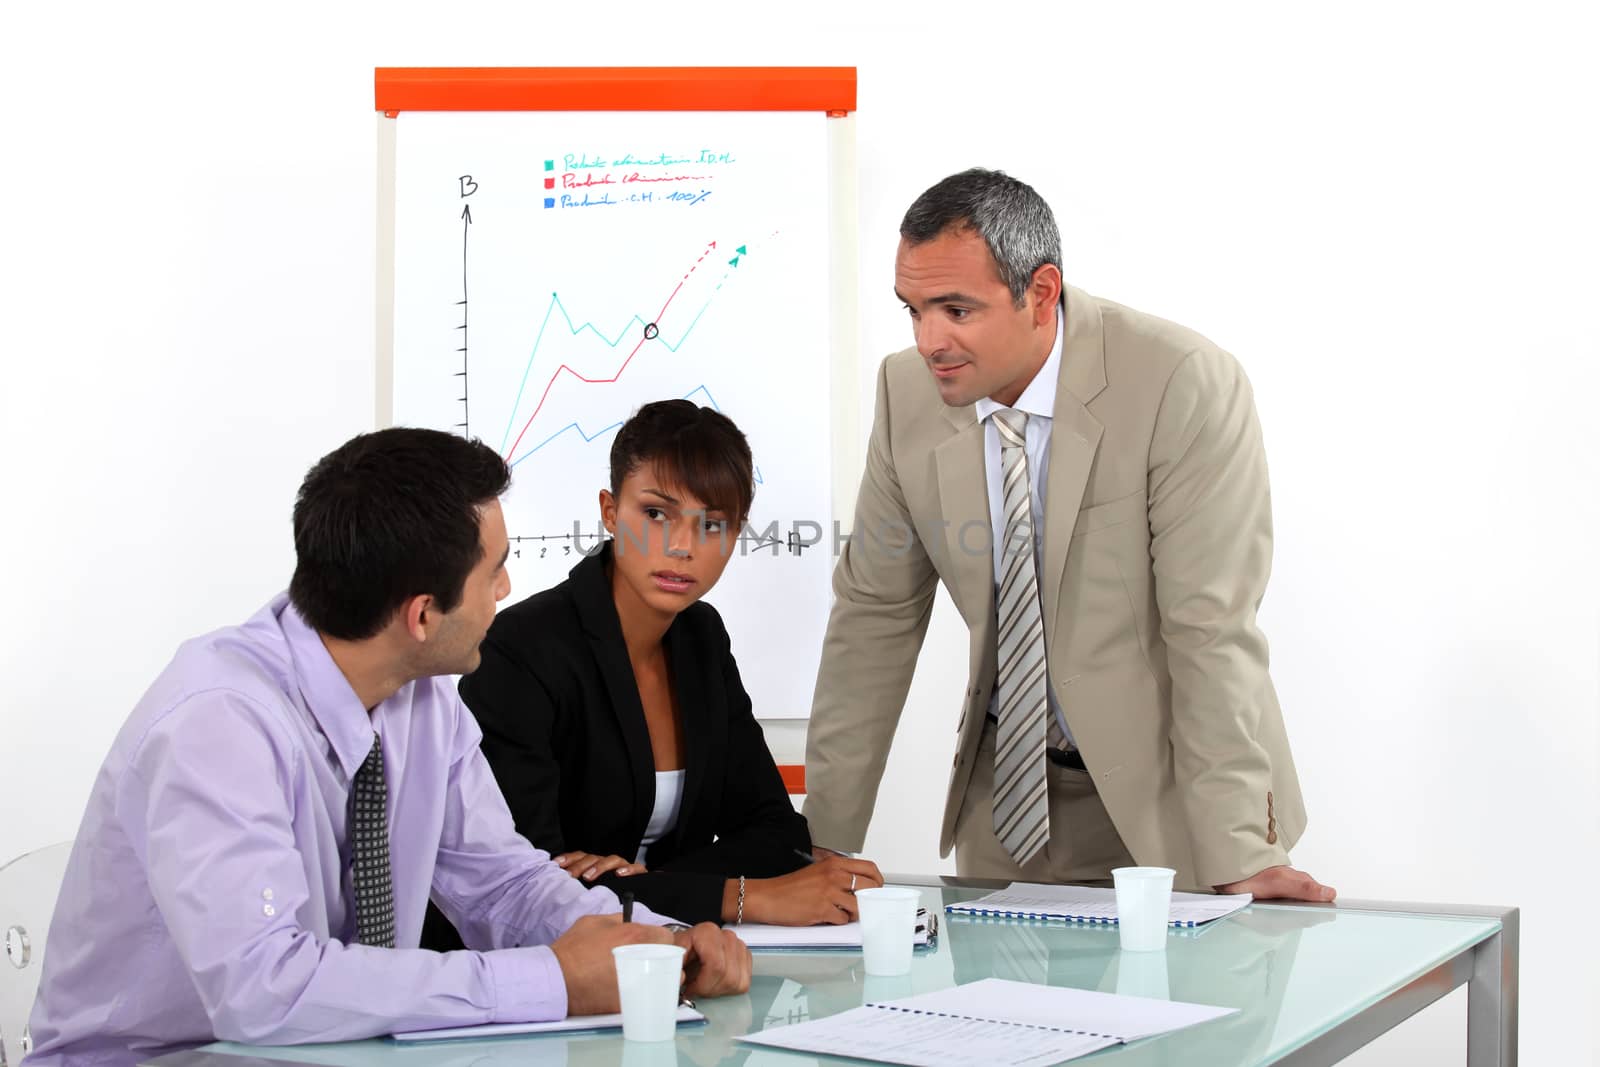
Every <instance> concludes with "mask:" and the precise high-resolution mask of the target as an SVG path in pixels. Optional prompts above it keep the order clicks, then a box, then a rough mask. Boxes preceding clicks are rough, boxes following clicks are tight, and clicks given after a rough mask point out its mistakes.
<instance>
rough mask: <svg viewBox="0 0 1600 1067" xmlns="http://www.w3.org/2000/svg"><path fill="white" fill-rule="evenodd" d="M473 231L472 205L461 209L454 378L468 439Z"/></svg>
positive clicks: (469, 423)
mask: <svg viewBox="0 0 1600 1067" xmlns="http://www.w3.org/2000/svg"><path fill="white" fill-rule="evenodd" d="M471 230H472V205H471V204H467V205H466V206H464V207H463V208H462V209H461V300H460V301H459V303H460V305H461V325H460V326H457V327H456V329H458V330H460V331H461V347H460V348H458V349H456V351H458V352H460V353H461V369H460V370H459V371H457V372H456V373H455V374H454V375H453V376H452V377H456V378H460V379H461V421H460V422H459V423H457V424H456V425H457V426H459V427H461V436H463V437H466V438H468V439H471V437H472V411H471V408H470V406H469V405H468V403H467V396H468V390H467V234H468V233H469V232H471Z"/></svg>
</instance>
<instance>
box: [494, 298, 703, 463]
mask: <svg viewBox="0 0 1600 1067" xmlns="http://www.w3.org/2000/svg"><path fill="white" fill-rule="evenodd" d="M710 306H711V300H710V299H709V298H708V299H707V300H706V302H705V303H704V304H703V305H701V307H700V310H699V311H698V312H696V313H695V316H694V318H693V319H692V320H690V322H689V325H688V327H687V328H686V329H685V330H684V331H683V333H682V335H681V336H679V338H678V341H677V343H676V344H674V343H673V342H671V341H668V340H667V339H666V338H665V337H661V336H657V337H655V338H654V340H657V341H660V342H661V343H662V344H663V345H665V346H666V349H667V351H668V352H673V353H676V352H677V351H678V349H679V348H681V347H682V346H683V343H684V342H685V341H687V340H688V339H689V334H691V333H693V332H694V328H695V324H696V323H698V322H699V321H700V316H702V315H704V314H705V313H706V308H708V307H710ZM557 308H560V309H561V317H562V318H563V319H566V320H567V329H568V331H570V332H571V334H572V336H573V337H576V336H578V335H579V334H580V333H582V332H583V331H585V330H588V331H589V332H590V333H592V334H594V335H595V336H596V337H598V338H600V340H602V341H604V342H605V343H606V345H607V346H608V347H610V348H616V347H617V346H618V345H619V344H621V343H622V339H623V338H624V337H627V336H628V332H629V330H630V329H631V328H632V327H633V326H634V324H636V323H637V324H638V325H639V326H640V327H644V326H648V325H649V323H647V322H645V320H644V319H642V318H640V317H639V316H638V314H634V315H633V316H632V317H630V318H629V319H628V321H627V322H626V323H625V324H624V325H623V327H622V329H620V330H618V331H617V336H616V338H615V339H613V338H609V337H607V336H606V335H605V334H603V333H601V332H600V331H599V330H597V329H595V326H594V323H592V322H586V323H584V324H583V325H582V326H574V325H573V324H572V316H571V315H570V314H569V313H568V312H567V306H566V305H565V304H563V303H562V302H561V296H560V295H559V294H557V293H551V294H550V306H549V307H548V308H546V309H545V312H544V321H543V322H541V323H539V333H538V335H537V336H535V337H534V339H533V350H532V351H531V352H529V353H528V365H527V366H526V367H524V368H523V369H522V381H521V383H519V384H518V385H517V399H516V401H515V402H514V403H513V404H512V405H511V417H510V418H509V419H507V420H506V432H505V433H504V434H502V435H501V437H500V451H501V453H502V454H503V453H504V452H505V450H506V442H507V441H509V440H510V439H511V427H513V426H515V425H516V423H517V412H518V410H519V409H520V408H521V407H522V394H523V391H524V390H525V389H527V387H528V375H529V374H531V373H533V361H534V360H535V359H536V358H538V355H539V345H540V344H541V343H542V342H543V341H544V331H545V327H547V326H549V325H550V316H551V315H553V314H555V311H556V309H557ZM580 432H581V431H580ZM601 432H602V433H603V432H604V431H601ZM587 440H593V438H587ZM522 458H523V459H526V458H527V455H524V456H523V457H522ZM518 462H520V460H519V461H518ZM515 465H516V464H512V466H515Z"/></svg>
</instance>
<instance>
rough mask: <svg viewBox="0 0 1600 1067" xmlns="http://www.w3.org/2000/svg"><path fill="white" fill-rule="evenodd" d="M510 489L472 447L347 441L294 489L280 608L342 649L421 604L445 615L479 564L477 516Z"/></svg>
mask: <svg viewBox="0 0 1600 1067" xmlns="http://www.w3.org/2000/svg"><path fill="white" fill-rule="evenodd" d="M510 484H511V471H510V470H509V469H508V468H507V467H506V464H505V460H503V459H501V458H500V456H499V454H497V453H496V452H495V451H494V450H493V449H492V448H489V447H488V446H487V445H485V444H484V443H483V442H481V441H477V440H473V441H468V440H466V439H464V438H461V437H457V436H456V435H455V434H449V433H443V432H441V431H439V430H423V429H415V428H411V427H395V428H393V429H388V430H379V431H377V432H376V433H365V434H362V435H361V436H359V437H355V438H352V439H351V440H349V441H347V442H345V443H344V444H342V445H340V446H339V447H338V448H336V449H334V450H333V451H332V452H330V453H328V454H327V455H326V456H323V457H322V458H321V459H319V460H318V461H317V462H316V464H315V465H314V466H313V467H312V468H311V470H310V471H309V472H308V473H307V474H306V478H305V481H304V482H302V483H301V485H300V495H299V496H298V497H297V498H296V499H295V504H294V551H295V568H294V578H293V579H292V580H291V581H290V582H289V598H290V599H291V600H292V601H293V602H294V606H295V608H296V609H298V610H299V612H300V614H301V615H302V616H304V618H305V620H306V622H307V623H309V624H310V625H311V627H312V628H313V629H315V630H317V631H319V632H321V633H325V634H328V635H329V636H331V637H337V638H342V639H344V640H347V641H359V640H362V639H364V638H368V637H371V636H373V635H374V634H376V633H377V632H378V631H379V630H381V629H383V627H384V625H385V624H387V623H388V621H389V620H390V619H391V618H392V617H393V616H394V613H395V612H396V611H397V610H398V609H399V608H400V605H401V604H403V603H405V602H406V600H408V599H410V598H411V597H414V596H417V595H419V594H424V593H426V594H428V595H431V596H432V597H433V598H434V599H435V600H436V601H437V602H438V604H439V610H440V611H451V610H453V609H454V608H455V607H456V605H457V604H459V603H461V594H462V591H463V589H464V588H465V586H466V582H467V575H468V574H470V573H471V572H472V568H473V567H475V566H477V564H478V560H479V559H481V558H482V557H483V544H482V541H481V539H480V536H479V532H478V518H479V508H480V507H482V506H483V505H484V504H487V503H489V502H490V501H492V500H494V499H495V498H497V497H499V496H500V495H501V494H502V493H504V492H505V491H506V487H507V486H508V485H510Z"/></svg>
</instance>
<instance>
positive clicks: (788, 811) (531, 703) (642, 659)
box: [461, 400, 883, 925]
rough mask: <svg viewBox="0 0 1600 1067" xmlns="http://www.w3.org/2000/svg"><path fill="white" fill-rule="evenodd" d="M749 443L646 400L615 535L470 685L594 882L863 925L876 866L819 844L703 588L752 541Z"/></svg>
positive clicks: (688, 410) (522, 622)
mask: <svg viewBox="0 0 1600 1067" xmlns="http://www.w3.org/2000/svg"><path fill="white" fill-rule="evenodd" d="M753 494H754V482H753V478H752V466H751V459H750V448H749V445H748V444H747V443H746V442H745V438H744V435H743V434H742V433H740V432H739V430H738V428H737V427H735V426H734V424H733V423H732V422H731V421H730V420H729V419H728V418H727V417H726V416H724V415H722V414H720V413H719V412H716V411H713V410H711V409H709V408H701V407H696V406H695V405H694V404H692V403H690V402H688V401H686V400H671V401H662V402H658V403H654V404H648V405H646V406H645V407H643V408H641V409H640V410H639V412H638V413H637V414H636V415H634V417H633V418H632V419H630V420H629V421H628V422H627V423H625V424H624V425H623V427H622V428H621V429H620V430H619V431H618V433H617V437H616V441H615V442H614V444H613V446H612V449H611V488H610V489H609V490H606V491H602V492H601V493H600V510H601V518H602V521H603V523H604V525H605V527H606V530H607V531H608V532H609V533H610V534H611V540H610V541H609V542H607V543H605V544H604V546H603V547H602V548H601V549H600V550H599V551H598V552H596V553H595V554H594V555H592V556H590V557H588V558H587V559H584V560H583V561H582V562H580V563H579V564H578V565H577V566H576V567H574V568H573V569H572V572H571V576H570V577H569V578H568V579H567V580H566V581H564V582H562V583H561V584H560V585H557V586H555V587H554V588H552V589H547V590H545V591H544V592H541V593H537V594H535V595H534V596H531V597H529V598H528V599H526V600H524V601H522V602H521V603H519V604H516V605H514V606H512V607H510V608H507V609H506V610H504V611H502V612H501V613H500V615H499V617H498V618H496V620H495V622H494V625H493V626H491V627H490V629H489V633H488V636H487V638H486V639H485V640H484V643H483V648H482V651H483V662H482V664H481V665H480V666H479V667H478V669H477V670H476V671H474V672H473V673H472V674H470V675H468V676H466V677H465V678H463V679H462V680H461V696H462V699H463V700H464V701H465V702H466V704H467V707H468V708H470V709H471V710H472V713H473V714H474V715H475V716H476V717H477V720H478V723H479V724H480V725H481V726H482V728H483V752H484V755H485V756H486V757H487V758H488V761H489V764H490V766H491V767H492V768H493V769H494V773H495V777H496V779H497V780H498V781H499V783H500V788H501V790H502V791H503V792H504V793H505V797H506V801H507V803H508V804H509V805H510V808H511V813H512V815H513V817H514V818H515V819H516V824H517V830H518V831H519V832H520V833H522V834H523V836H525V837H527V839H528V840H529V841H531V842H532V843H533V844H534V845H535V846H536V847H538V848H542V849H545V850H546V851H548V852H549V853H551V854H552V855H553V856H555V857H556V860H557V862H558V863H560V864H561V865H562V866H564V867H565V868H566V869H567V870H568V871H569V873H571V874H572V875H573V876H574V877H577V878H581V879H583V880H584V881H585V883H586V884H592V885H604V886H607V887H609V888H611V889H613V890H615V891H619V892H620V891H623V890H627V891H631V892H632V893H633V894H634V896H635V898H636V899H638V900H640V901H642V902H643V903H645V904H647V905H648V906H649V907H650V908H651V909H652V910H654V911H656V912H658V913H660V914H663V915H670V916H672V917H674V918H676V919H679V920H682V921H684V922H701V921H707V920H709V921H712V922H718V921H720V922H726V923H734V922H739V921H746V922H767V923H784V924H790V925H810V924H814V923H839V922H847V921H849V920H851V919H853V918H855V915H856V907H855V899H854V897H853V895H852V894H853V891H854V890H855V889H856V888H863V889H864V888H867V887H869V886H876V885H881V884H882V882H883V878H882V876H881V875H880V874H879V873H878V869H877V867H876V865H874V864H872V863H871V862H869V861H866V860H856V859H847V858H845V857H840V856H835V855H833V854H831V853H823V852H820V851H819V853H817V855H818V856H819V857H820V858H817V859H815V860H814V857H813V852H812V848H811V837H810V834H809V832H808V831H807V829H806V823H805V819H804V818H803V817H802V816H801V815H800V814H798V813H797V812H796V811H795V810H794V806H793V804H792V803H791V802H790V800H789V797H788V794H787V792H786V790H785V788H784V785H783V781H782V779H781V778H780V776H779V774H778V769H777V766H776V765H775V764H774V762H773V759H772V753H771V752H770V751H768V749H767V746H766V741H765V739H764V738H763V737H762V733H761V727H760V726H759V725H758V724H757V723H756V720H755V717H754V715H753V714H752V711H751V706H750V698H749V696H748V695H746V693H745V690H744V686H743V685H742V684H741V683H740V681H739V668H738V666H737V664H735V662H734V659H733V653H732V651H731V648H730V644H729V639H728V633H727V630H726V629H724V628H723V625H722V618H721V616H719V615H718V614H717V611H716V609H715V608H713V607H712V606H711V605H709V604H706V603H703V602H701V599H700V598H701V597H703V596H704V595H705V594H706V593H708V592H709V591H710V590H711V588H712V587H713V586H714V585H715V584H716V582H717V580H718V579H719V578H720V577H721V576H722V571H723V569H724V568H725V567H726V566H727V563H728V560H729V558H730V556H731V555H732V554H733V553H734V552H736V551H737V549H738V535H739V531H740V530H741V528H742V527H743V525H744V522H745V519H746V518H747V516H748V514H749V508H750V502H751V498H752V496H753Z"/></svg>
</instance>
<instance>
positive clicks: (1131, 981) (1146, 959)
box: [1117, 952, 1172, 1000]
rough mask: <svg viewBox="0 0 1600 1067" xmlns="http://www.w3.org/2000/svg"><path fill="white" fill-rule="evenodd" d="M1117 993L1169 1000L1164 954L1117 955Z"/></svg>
mask: <svg viewBox="0 0 1600 1067" xmlns="http://www.w3.org/2000/svg"><path fill="white" fill-rule="evenodd" d="M1117 992H1118V993H1120V994H1121V995H1122V996H1125V997H1146V998H1148V999H1150V1000H1171V999H1172V987H1171V985H1170V984H1169V983H1168V981H1167V954H1166V953H1165V952H1119V953H1117Z"/></svg>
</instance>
